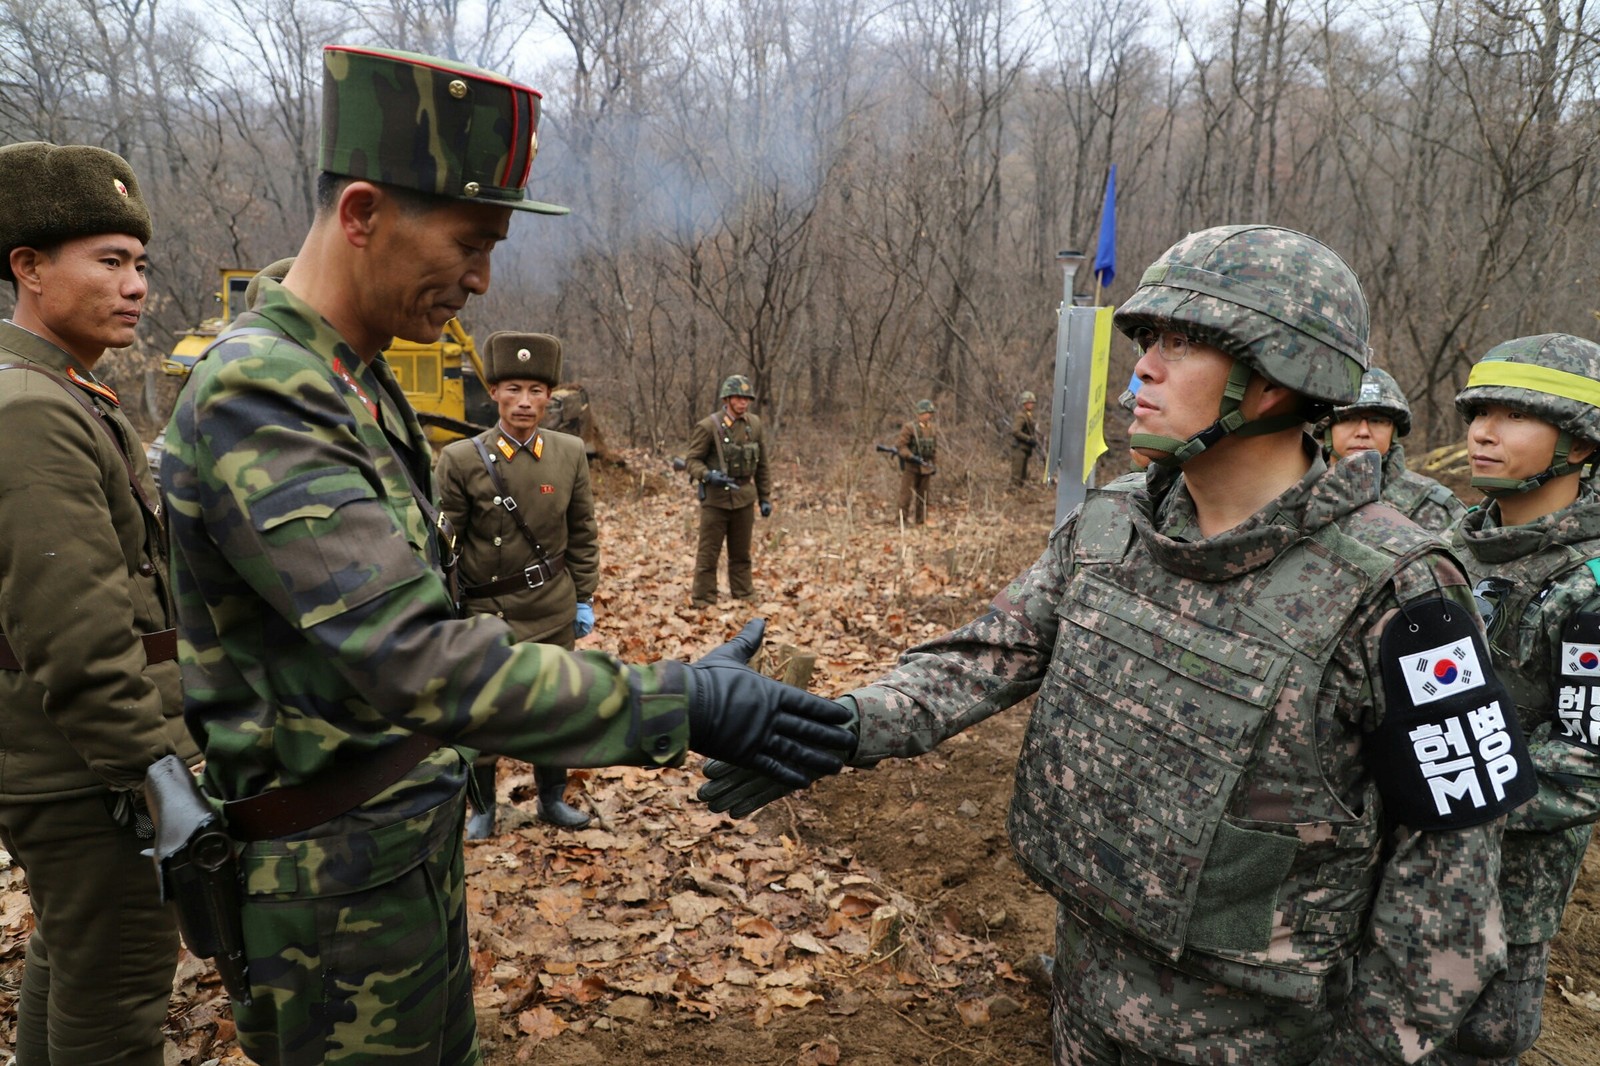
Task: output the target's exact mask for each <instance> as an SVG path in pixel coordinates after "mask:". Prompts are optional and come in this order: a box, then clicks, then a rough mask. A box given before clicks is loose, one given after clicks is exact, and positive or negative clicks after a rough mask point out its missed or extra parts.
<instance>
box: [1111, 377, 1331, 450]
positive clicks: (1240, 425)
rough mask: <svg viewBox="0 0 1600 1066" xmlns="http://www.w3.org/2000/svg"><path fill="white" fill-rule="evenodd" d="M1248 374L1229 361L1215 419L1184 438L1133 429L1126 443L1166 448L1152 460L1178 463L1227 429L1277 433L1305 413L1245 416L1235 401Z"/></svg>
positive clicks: (1243, 432) (1255, 434) (1247, 381)
mask: <svg viewBox="0 0 1600 1066" xmlns="http://www.w3.org/2000/svg"><path fill="white" fill-rule="evenodd" d="M1250 374H1251V370H1250V368H1249V367H1248V366H1245V365H1244V364H1243V363H1240V362H1235V363H1234V364H1233V368H1232V369H1231V370H1229V371H1228V383H1227V384H1226V385H1224V386H1223V388H1222V400H1221V402H1220V403H1219V404H1218V411H1217V420H1216V421H1215V422H1213V423H1211V424H1210V425H1209V426H1207V427H1206V428H1205V429H1202V430H1201V431H1200V432H1199V433H1196V434H1195V435H1194V436H1192V437H1190V438H1189V439H1188V440H1179V439H1178V438H1176V437H1163V436H1161V435H1159V434H1156V433H1134V434H1131V435H1130V436H1129V437H1128V446H1129V447H1130V448H1146V449H1149V450H1150V451H1157V452H1166V453H1168V454H1166V455H1163V456H1161V457H1159V458H1157V459H1154V460H1152V462H1156V463H1159V464H1161V465H1162V466H1182V465H1183V464H1184V463H1187V462H1188V461H1189V460H1190V459H1193V458H1194V457H1195V456H1197V455H1199V454H1200V453H1201V452H1203V451H1205V450H1206V449H1207V448H1209V447H1211V446H1212V445H1213V444H1215V443H1217V441H1219V440H1221V439H1222V438H1223V437H1226V436H1228V434H1230V433H1236V434H1238V435H1239V436H1241V437H1259V436H1261V435H1262V434H1264V433H1277V432H1279V431H1281V430H1285V429H1289V428H1291V427H1293V426H1298V425H1300V424H1301V423H1303V422H1304V421H1305V416H1303V415H1302V414H1300V412H1298V411H1294V412H1291V413H1289V414H1284V415H1272V416H1271V417H1269V418H1257V419H1254V420H1246V419H1245V417H1244V412H1243V411H1241V410H1240V409H1239V404H1240V403H1241V402H1242V401H1243V400H1244V390H1245V387H1246V386H1248V385H1249V384H1250Z"/></svg>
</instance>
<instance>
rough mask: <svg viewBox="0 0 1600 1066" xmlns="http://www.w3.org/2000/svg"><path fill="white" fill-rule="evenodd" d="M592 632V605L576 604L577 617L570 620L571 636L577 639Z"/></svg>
mask: <svg viewBox="0 0 1600 1066" xmlns="http://www.w3.org/2000/svg"><path fill="white" fill-rule="evenodd" d="M593 632H594V604H592V603H580V604H578V617H576V618H574V619H573V620H572V635H573V636H574V637H577V638H579V639H582V638H583V637H586V636H588V635H589V634H590V633H593Z"/></svg>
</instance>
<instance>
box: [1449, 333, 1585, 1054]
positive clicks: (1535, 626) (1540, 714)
mask: <svg viewBox="0 0 1600 1066" xmlns="http://www.w3.org/2000/svg"><path fill="white" fill-rule="evenodd" d="M1456 408H1457V410H1459V411H1460V412H1461V413H1462V415H1464V416H1465V417H1466V418H1467V419H1468V420H1469V423H1468V426H1467V448H1468V452H1469V455H1470V457H1471V460H1472V473H1473V477H1472V484H1473V485H1474V486H1475V487H1477V488H1480V489H1482V490H1483V491H1484V492H1485V493H1487V494H1488V496H1489V501H1488V503H1487V505H1486V506H1483V507H1477V508H1474V509H1473V510H1472V511H1470V512H1469V513H1468V514H1467V516H1466V518H1465V519H1463V520H1462V522H1461V524H1460V525H1459V526H1457V527H1456V530H1455V545H1456V547H1457V548H1458V549H1459V550H1461V551H1462V553H1463V557H1464V558H1465V559H1466V560H1467V571H1468V573H1469V574H1470V575H1471V576H1472V578H1473V579H1474V581H1475V582H1476V583H1477V584H1476V588H1475V591H1476V592H1477V594H1478V597H1479V606H1480V608H1481V610H1482V613H1483V616H1484V619H1485V623H1486V625H1487V628H1488V632H1489V647H1490V653H1491V654H1492V655H1493V657H1494V666H1495V670H1496V672H1497V673H1498V674H1499V675H1500V677H1501V678H1503V679H1504V680H1505V682H1506V685H1507V687H1509V688H1510V690H1511V696H1512V699H1513V700H1515V702H1516V705H1517V715H1518V717H1519V718H1520V719H1521V721H1522V728H1523V729H1524V730H1525V731H1526V732H1527V735H1528V740H1529V746H1530V748H1531V749H1532V753H1533V759H1534V764H1535V766H1536V768H1537V770H1538V774H1539V794H1538V796H1536V797H1535V798H1534V800H1533V802H1532V803H1529V804H1528V805H1527V806H1525V807H1523V808H1521V809H1520V810H1518V811H1517V812H1516V813H1514V814H1513V815H1512V816H1511V817H1510V819H1509V820H1508V821H1507V823H1506V837H1505V843H1504V846H1503V848H1502V852H1501V860H1500V861H1501V867H1500V897H1501V904H1502V906H1504V907H1505V922H1506V940H1507V942H1508V947H1509V950H1508V960H1507V966H1506V972H1505V973H1504V974H1502V975H1501V976H1499V977H1497V978H1496V979H1495V982H1494V984H1493V985H1491V986H1490V988H1489V990H1488V991H1487V992H1485V993H1484V995H1483V998H1482V999H1480V1000H1479V1001H1478V1002H1477V1003H1476V1004H1475V1005H1474V1006H1473V1008H1472V1011H1471V1013H1469V1014H1468V1016H1467V1019H1466V1021H1465V1022H1464V1023H1463V1024H1462V1027H1461V1031H1460V1032H1459V1033H1457V1034H1456V1037H1455V1039H1454V1041H1453V1042H1452V1043H1451V1045H1450V1047H1449V1049H1448V1050H1446V1051H1444V1052H1441V1053H1440V1055H1439V1059H1440V1060H1441V1061H1442V1062H1445V1063H1449V1064H1451V1066H1468V1064H1491V1063H1492V1064H1510V1063H1515V1062H1516V1061H1517V1056H1518V1055H1520V1054H1521V1053H1523V1052H1525V1051H1527V1050H1528V1049H1529V1048H1531V1047H1532V1046H1533V1043H1534V1041H1535V1040H1536V1039H1537V1038H1538V1036H1539V1025H1540V1012H1541V1008H1542V1004H1543V1001H1544V981H1545V970H1546V968H1547V966H1548V964H1549V961H1550V941H1551V940H1552V939H1553V938H1554V937H1555V935H1556V931H1557V930H1558V929H1559V928H1560V926H1561V915H1562V912H1563V911H1564V910H1565V909H1566V906H1567V900H1568V898H1569V897H1570V896H1571V894H1572V888H1573V884H1574V882H1575V881H1576V879H1577V876H1578V870H1579V867H1580V866H1581V864H1582V862H1583V853H1584V850H1585V848H1586V847H1587V846H1588V843H1589V835H1590V833H1591V831H1592V830H1593V827H1594V820H1595V818H1596V816H1597V815H1600V494H1597V493H1596V491H1595V486H1594V483H1593V481H1592V480H1582V478H1583V472H1582V468H1583V466H1584V465H1585V464H1586V463H1592V462H1593V460H1594V458H1595V449H1596V442H1600V345H1596V344H1595V343H1593V342H1592V341H1587V340H1580V339H1579V338H1577V337H1569V336H1566V335H1564V334H1546V335H1544V336H1539V337H1522V338H1520V339H1518V340H1513V341H1507V342H1506V343H1504V344H1500V345H1497V346H1495V347H1494V348H1491V349H1490V350H1489V352H1488V353H1487V354H1486V355H1484V357H1483V359H1482V360H1481V361H1479V362H1478V363H1477V364H1476V365H1475V366H1474V367H1473V368H1472V373H1471V374H1470V375H1469V376H1468V378H1467V387H1466V388H1465V389H1463V390H1461V392H1460V394H1459V395H1457V396H1456ZM1589 473H1590V474H1591V475H1592V473H1593V470H1592V468H1591V470H1590V471H1589Z"/></svg>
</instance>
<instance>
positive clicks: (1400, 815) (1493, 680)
mask: <svg viewBox="0 0 1600 1066" xmlns="http://www.w3.org/2000/svg"><path fill="white" fill-rule="evenodd" d="M1378 654H1379V660H1380V663H1381V670H1382V675H1383V692H1384V702H1385V704H1386V709H1385V712H1384V716H1383V723H1382V724H1381V725H1380V726H1379V727H1378V728H1377V729H1375V730H1373V731H1372V732H1371V733H1369V734H1368V735H1367V738H1366V743H1365V748H1366V752H1367V756H1368V759H1369V762H1370V764H1371V766H1372V770H1373V773H1374V776H1375V778H1376V780H1377V784H1378V791H1379V792H1380V793H1381V794H1382V795H1383V802H1384V808H1385V811H1386V814H1387V816H1388V818H1389V819H1390V820H1391V821H1394V822H1399V823H1401V824H1403V825H1407V826H1409V827H1411V828H1412V829H1418V830H1429V829H1462V828H1465V827H1467V826H1473V825H1480V824H1482V823H1484V822H1488V821H1492V820H1493V819H1495V818H1498V817H1500V816H1501V815H1503V814H1505V813H1507V812H1508V811H1511V810H1514V809H1515V808H1517V807H1518V806H1520V805H1522V804H1523V803H1525V802H1527V801H1528V800H1529V799H1531V798H1532V797H1533V794H1534V793H1535V792H1537V791H1538V783H1537V780H1536V778H1535V776H1534V771H1533V762H1532V760H1531V759H1530V758H1529V756H1528V746H1527V743H1526V741H1524V739H1523V736H1522V728H1521V726H1520V725H1519V724H1518V723H1517V715H1516V708H1515V706H1514V705H1513V704H1512V702H1511V699H1510V697H1509V696H1508V695H1507V693H1506V690H1505V686H1503V685H1502V684H1501V683H1500V680H1499V678H1497V677H1496V676H1495V675H1494V672H1493V670H1491V669H1490V667H1489V653H1488V650H1487V649H1486V648H1485V646H1484V643H1483V638H1482V637H1481V636H1480V635H1479V632H1478V627H1477V625H1476V623H1475V620H1474V618H1473V616H1472V612H1471V610H1469V609H1468V608H1466V607H1463V606H1461V605H1460V604H1458V603H1453V602H1451V601H1449V600H1445V599H1442V598H1441V599H1432V600H1425V601H1423V602H1421V603H1418V604H1414V605H1408V606H1407V607H1405V608H1404V609H1402V610H1401V611H1400V612H1399V613H1398V614H1396V615H1395V616H1394V619H1393V620H1392V621H1391V622H1390V623H1389V626H1388V628H1387V629H1385V630H1384V633H1383V638H1382V640H1381V641H1380V642H1379V653H1378Z"/></svg>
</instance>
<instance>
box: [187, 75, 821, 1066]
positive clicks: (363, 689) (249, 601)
mask: <svg viewBox="0 0 1600 1066" xmlns="http://www.w3.org/2000/svg"><path fill="white" fill-rule="evenodd" d="M324 63H325V80H324V86H323V92H324V109H325V122H324V129H323V142H322V156H321V158H322V165H323V168H324V172H323V174H322V175H321V176H320V177H319V179H318V212H317V214H316V217H315V218H314V220H313V222H312V226H311V230H310V232H309V233H308V234H307V236H306V239H305V242H304V243H303V244H302V246H301V248H300V252H299V254H298V255H297V256H296V257H295V260H294V264H293V265H292V266H291V267H290V268H289V270H288V272H287V274H286V275H285V276H284V279H283V281H282V282H281V283H280V282H274V281H263V282H262V283H261V285H260V290H259V293H258V298H257V301H256V303H255V304H254V305H253V306H252V307H251V309H250V310H249V311H248V312H247V313H245V314H244V315H242V316H241V317H240V318H239V319H238V320H236V321H235V322H234V323H233V325H232V327H231V328H230V329H229V330H228V331H227V332H226V333H224V335H223V336H221V337H219V338H218V341H217V343H216V345H215V346H214V347H213V348H212V349H211V350H210V352H209V353H208V354H207V355H206V356H205V357H204V358H203V359H201V360H200V362H199V363H198V364H197V365H196V367H195V370H194V373H193V375H192V376H191V378H190V381H189V383H188V385H187V386H186V387H185V389H184V392H183V395H182V397H181V399H180V402H179V404H178V407H177V409H176V411H175V412H174V414H173V417H172V421H171V423H170V424H169V426H168V428H167V453H166V457H165V459H164V460H163V464H162V481H163V484H164V485H165V486H166V488H167V491H168V493H169V504H170V513H171V527H172V537H173V580H174V583H175V586H176V591H177V599H178V611H179V618H180V625H181V628H182V637H183V642H182V661H183V668H184V674H185V682H186V690H185V714H186V716H187V718H188V721H189V725H190V728H191V729H192V730H193V731H194V733H195V734H196V736H197V737H198V738H199V739H200V740H201V743H202V746H203V748H204V750H205V755H206V772H205V786H206V790H207V791H208V792H209V793H210V794H211V795H212V796H214V797H216V798H217V799H219V800H225V801H229V802H228V803H227V804H226V805H225V806H224V807H223V816H224V818H225V819H226V820H227V825H228V828H229V831H230V834H231V835H233V837H234V839H235V840H236V841H238V842H239V846H240V852H239V864H240V867H241V875H242V885H243V892H244V896H245V898H244V902H243V914H242V924H243V940H244V948H245V953H246V955H247V956H248V958H247V961H248V966H249V971H248V978H249V990H250V993H251V995H252V1001H251V1002H250V1003H248V1004H246V1003H244V1002H242V1001H238V1000H236V1001H235V1002H234V1004H233V1014H234V1020H235V1022H236V1023H237V1024H238V1033H239V1042H240V1045H241V1046H242V1047H243V1048H244V1049H245V1051H246V1052H247V1053H248V1054H249V1055H250V1056H251V1057H252V1058H254V1059H256V1060H257V1061H260V1062H263V1063H281V1064H285V1066H300V1064H307V1066H309V1064H322V1063H329V1064H351V1063H371V1062H377V1061H380V1060H381V1061H384V1062H398V1061H405V1062H414V1063H422V1062H427V1063H448V1064H452V1066H454V1064H472V1063H476V1062H478V1061H480V1056H479V1054H478V1048H477V1034H476V1029H477V1024H476V1020H475V1018H474V1016H473V1005H472V982H471V964H470V961H469V956H468V954H467V929H466V918H465V896H464V892H463V887H462V848H461V823H462V815H463V809H464V804H463V792H464V789H465V785H466V782H467V778H468V771H469V763H468V761H467V758H466V757H464V756H463V754H462V753H461V752H460V751H458V750H457V748H456V747H455V746H454V745H457V744H459V745H462V746H464V747H469V748H472V749H476V750H479V751H487V752H495V753H499V754H504V755H513V756H516V757H518V758H521V759H524V760H527V761H529V762H533V763H536V764H550V765H558V766H595V765H605V764H610V763H626V764H636V765H642V766H654V765H663V764H672V763H676V762H678V761H679V760H681V759H682V758H683V755H684V752H685V751H686V749H688V748H690V747H693V748H694V749H696V750H701V751H706V752H708V753H718V752H720V753H722V754H723V755H724V756H726V757H729V758H731V759H733V760H734V761H736V762H743V763H747V764H750V765H757V766H765V767H767V768H768V769H769V770H771V771H773V772H775V773H777V775H778V776H780V777H788V778H790V779H791V780H796V781H798V780H803V779H804V775H805V774H815V773H819V772H826V770H827V767H829V766H833V767H837V766H838V759H837V757H834V756H824V755H822V754H821V753H820V752H819V751H818V750H817V747H818V745H820V744H824V743H828V744H832V745H835V746H837V745H839V744H843V743H846V742H847V741H848V737H849V734H848V732H847V731H845V730H842V729H840V728H838V727H837V726H834V725H829V724H825V723H827V722H828V721H830V720H831V721H837V720H839V719H840V717H841V716H842V711H841V709H840V708H839V707H838V706H837V705H835V704H832V703H830V702H828V701H825V700H820V699H817V698H816V697H812V696H808V695H806V694H805V693H803V692H800V691H798V690H796V689H791V688H786V687H784V686H782V685H779V684H777V683H775V682H770V681H768V680H766V679H764V678H762V677H761V676H760V675H758V674H756V673H755V672H754V671H751V670H749V669H748V668H747V667H745V666H744V660H745V659H746V658H748V656H749V654H750V653H751V652H753V651H754V649H755V646H756V645H757V644H758V643H759V640H760V625H759V624H758V623H752V625H750V626H747V627H746V630H745V632H744V633H742V634H740V636H739V637H738V638H737V639H736V640H735V641H734V642H732V643H730V644H729V645H727V646H726V647H724V648H721V649H718V651H716V652H713V653H712V654H711V655H709V656H707V657H706V658H705V659H702V660H701V661H700V662H698V663H694V664H692V665H689V666H685V665H684V664H682V663H676V662H663V663H657V664H655V665H654V666H651V667H648V668H642V667H631V666H625V665H623V664H622V663H619V662H618V661H617V660H616V659H614V658H613V657H611V656H609V655H603V654H600V653H597V652H579V653H572V652H568V651H566V650H564V649H562V648H558V647H552V646H550V645H547V644H518V643H515V641H514V635H513V633H512V632H511V629H510V627H509V626H507V625H506V623H505V622H504V621H502V620H501V619H498V618H495V617H493V616H490V615H477V616H475V617H472V618H465V619H461V618H456V617H455V614H454V604H453V603H452V598H451V595H450V590H449V589H448V587H447V585H446V581H445V578H444V576H443V574H442V573H441V570H440V561H441V544H440V540H441V538H440V536H439V533H438V530H437V527H436V525H435V522H434V520H433V513H434V512H433V507H432V504H431V503H430V502H429V501H430V498H431V496H432V475H431V471H430V464H429V449H428V446H427V442H426V440H425V438H424V437H423V434H422V428H421V426H420V425H419V424H418V422H417V418H416V414H415V412H414V411H412V409H411V408H410V406H409V405H408V404H407V403H406V401H405V397H404V395H403V393H402V392H401V390H400V388H399V385H398V383H397V382H396V381H395V377H394V374H393V373H392V372H391V371H390V369H389V367H388V366H387V364H386V363H385V362H384V361H383V359H382V358H380V357H379V353H380V352H381V350H382V349H383V347H384V346H385V345H387V344H388V343H389V340H390V338H392V337H397V336H398V337H402V338H405V339H407V340H414V341H431V340H434V339H436V338H437V337H438V336H439V334H440V331H441V330H442V329H443V327H444V325H445V323H446V322H448V321H449V319H450V318H451V317H452V316H453V315H455V314H456V312H458V311H459V310H460V309H461V307H462V306H463V305H464V304H465V303H466V301H467V299H468V298H469V297H470V296H472V295H474V294H479V293H482V292H484V291H486V290H487V288H488V283H489V269H490V254H491V252H492V250H493V249H494V247H495V246H496V245H497V244H498V243H499V242H500V241H502V240H504V239H505V237H506V233H507V229H508V227H509V225H510V220H511V215H512V211H513V210H523V211H536V212H540V211H542V212H550V211H553V210H559V209H557V208H551V207H550V206H549V205H545V204H540V203H538V202H536V201H531V200H527V199H525V198H524V185H525V183H526V178H527V172H528V167H529V165H530V164H531V162H532V157H533V149H534V145H535V130H536V129H537V124H538V117H539V96H538V94H537V93H535V92H533V90H531V89H528V88H527V87H525V86H522V85H518V84H516V83H513V82H509V81H507V80H505V79H504V78H501V77H499V76H498V75H494V74H490V73H488V72H485V71H481V70H477V69H476V68H472V67H468V66H464V65H462V64H458V63H453V62H450V61H448V60H443V59H436V58H433V57H429V56H415V55H410V54H407V53H391V52H379V51H374V50H371V49H351V48H343V47H337V46H335V47H330V48H328V49H326V50H325V52H324ZM802 771H803V772H804V773H802ZM364 782H369V783H368V784H366V785H365V787H363V783H364ZM370 782H375V783H370ZM352 792H354V793H355V795H356V798H354V799H350V796H351V793H352ZM330 795H340V796H341V797H343V798H345V799H347V800H348V802H349V804H350V805H349V806H348V809H345V810H344V811H343V813H337V812H330V811H328V810H327V807H328V806H329V805H330V801H329V799H328V797H329V796H330ZM363 795H365V797H366V798H359V797H361V796H363Z"/></svg>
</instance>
